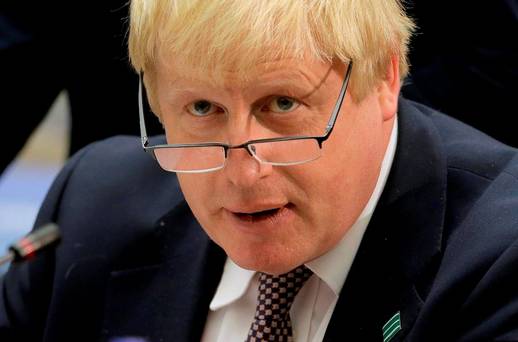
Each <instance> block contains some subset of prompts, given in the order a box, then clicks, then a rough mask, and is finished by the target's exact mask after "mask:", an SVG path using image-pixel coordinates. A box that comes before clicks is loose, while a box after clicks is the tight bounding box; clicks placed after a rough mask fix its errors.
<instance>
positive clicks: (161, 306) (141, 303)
mask: <svg viewBox="0 0 518 342" xmlns="http://www.w3.org/2000/svg"><path fill="white" fill-rule="evenodd" d="M156 231H157V235H156V239H155V240H156V242H157V243H156V245H155V246H156V248H158V249H159V258H160V260H161V262H160V263H158V264H151V265H143V266H139V267H138V268H133V269H125V270H120V271H116V272H112V273H111V277H110V280H109V284H108V290H107V291H108V292H107V304H106V310H105V311H106V312H105V323H104V329H103V336H104V338H105V339H106V340H109V339H110V338H113V337H121V336H139V337H143V338H146V339H149V340H151V341H194V340H200V338H201V333H202V331H203V327H204V325H205V320H206V317H207V313H208V307H209V303H210V300H211V299H212V296H213V295H214V292H215V290H216V287H217V285H218V283H219V280H220V277H221V273H222V269H223V265H224V260H225V254H224V252H223V251H222V250H221V249H220V248H219V247H217V246H216V245H215V244H214V243H213V242H211V241H210V240H209V238H208V237H207V235H206V234H205V232H204V231H203V230H202V229H201V227H200V226H199V225H198V223H197V221H196V220H195V219H194V217H193V216H192V213H191V211H190V210H189V208H188V206H187V204H186V203H185V202H182V203H181V204H180V205H178V206H177V207H176V208H175V209H174V210H172V211H171V212H170V213H169V214H168V215H166V216H165V217H164V218H162V219H161V220H160V221H159V223H158V224H157V227H156ZM137 252H140V253H142V252H143V251H137Z"/></svg>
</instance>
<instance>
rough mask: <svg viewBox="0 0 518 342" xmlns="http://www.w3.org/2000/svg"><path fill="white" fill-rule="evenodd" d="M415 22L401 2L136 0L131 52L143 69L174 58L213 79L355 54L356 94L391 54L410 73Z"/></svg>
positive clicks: (135, 63)
mask: <svg viewBox="0 0 518 342" xmlns="http://www.w3.org/2000/svg"><path fill="white" fill-rule="evenodd" d="M413 28H414V26H413V23H412V21H411V20H410V19H409V18H408V17H407V16H406V15H405V13H404V11H403V10H402V7H401V3H400V1H399V0H131V9H130V34H129V55H130V60H131V62H132V64H133V67H134V68H135V69H136V70H137V71H143V72H147V71H152V70H153V68H154V67H155V66H156V64H157V62H158V61H160V60H164V61H167V59H168V58H174V59H175V61H183V62H185V63H189V65H190V66H192V67H193V69H195V70H197V72H199V74H200V75H209V77H211V79H212V80H214V82H215V83H217V82H218V80H220V79H222V73H223V72H225V71H233V72H235V73H236V74H237V75H242V77H243V78H246V76H247V75H248V73H249V71H250V70H253V69H254V66H255V65H257V64H258V63H261V62H267V61H272V60H277V59H284V58H298V59H304V58H307V57H308V56H310V57H313V58H315V59H317V60H321V61H329V62H331V61H333V60H336V59H338V60H340V61H342V62H344V63H347V62H348V61H350V60H353V61H354V70H353V75H352V79H351V84H352V89H351V91H352V95H353V97H354V98H355V99H356V100H358V99H361V98H363V96H365V95H366V94H367V93H368V91H369V90H370V89H371V88H372V87H373V86H374V85H375V84H376V83H377V81H378V80H380V79H381V78H383V77H384V76H385V74H386V72H387V66H388V65H389V61H390V59H391V58H392V57H393V56H398V57H399V70H400V75H401V77H402V78H403V77H405V76H406V74H407V72H408V62H407V57H406V55H407V46H408V42H409V39H410V36H411V33H412V31H413Z"/></svg>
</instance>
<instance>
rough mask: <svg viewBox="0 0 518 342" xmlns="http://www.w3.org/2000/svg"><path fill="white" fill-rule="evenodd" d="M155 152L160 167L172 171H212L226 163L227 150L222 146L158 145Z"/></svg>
mask: <svg viewBox="0 0 518 342" xmlns="http://www.w3.org/2000/svg"><path fill="white" fill-rule="evenodd" d="M153 152H154V153H155V157H156V159H157V161H158V163H159V164H160V167H162V169H164V170H166V171H171V172H200V171H211V170H217V169H220V168H222V167H223V165H225V150H224V148H223V147H221V146H203V147H162V148H160V147H158V148H155V149H154V150H153Z"/></svg>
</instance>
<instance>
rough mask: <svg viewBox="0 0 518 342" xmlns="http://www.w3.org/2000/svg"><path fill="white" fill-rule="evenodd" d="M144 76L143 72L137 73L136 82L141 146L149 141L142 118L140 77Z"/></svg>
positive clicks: (144, 145) (142, 106)
mask: <svg viewBox="0 0 518 342" xmlns="http://www.w3.org/2000/svg"><path fill="white" fill-rule="evenodd" d="M143 77H144V74H143V72H140V74H139V82H138V114H139V119H140V121H139V122H140V140H141V142H142V147H146V146H147V145H148V143H149V141H148V137H147V131H146V123H145V120H144V105H143V104H142V91H143V89H142V88H143V87H142V79H143Z"/></svg>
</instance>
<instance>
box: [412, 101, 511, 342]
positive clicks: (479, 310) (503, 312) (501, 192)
mask: <svg viewBox="0 0 518 342" xmlns="http://www.w3.org/2000/svg"><path fill="white" fill-rule="evenodd" d="M403 103H404V104H403V105H402V107H404V108H403V110H404V111H405V115H410V116H416V117H418V118H417V119H415V120H423V121H425V122H426V126H427V127H428V129H429V130H433V131H435V135H436V137H438V138H437V139H436V140H435V144H436V145H437V146H436V147H437V149H438V150H440V151H441V153H442V154H443V155H444V159H445V161H446V162H445V169H444V170H442V172H443V173H444V174H445V179H446V183H445V203H446V208H445V212H444V217H443V231H442V246H441V248H440V249H441V255H440V258H438V259H436V261H437V264H436V265H437V268H436V274H435V276H434V280H433V282H431V283H430V284H429V286H430V287H431V288H430V292H429V294H428V296H427V298H426V300H425V303H424V307H423V309H424V310H423V314H422V315H421V316H422V317H421V318H422V319H424V320H426V321H428V322H431V321H434V320H436V319H437V320H443V319H445V318H446V317H450V318H451V319H452V320H455V322H456V324H457V325H456V326H455V327H453V326H450V327H449V328H448V329H450V330H452V331H457V333H456V334H458V336H462V338H460V339H461V340H490V339H494V338H496V337H497V336H500V337H503V336H505V337H508V336H513V337H517V336H518V332H516V331H515V330H513V329H516V325H514V326H513V325H512V324H511V321H512V320H513V319H516V317H518V291H516V288H518V273H517V272H516V271H515V269H516V265H517V264H518V156H517V155H518V153H517V149H515V148H513V147H510V146H507V145H505V144H502V143H500V142H498V141H496V140H495V139H493V138H491V137H489V136H487V135H485V134H483V133H481V132H479V131H477V130H476V129H474V128H471V127H469V126H467V125H465V124H463V123H461V122H459V121H458V120H456V119H453V118H450V117H448V116H446V115H443V114H441V113H439V112H437V111H434V110H432V109H430V108H428V107H426V106H422V105H419V104H416V103H413V102H410V101H406V100H404V101H403ZM488 115H490V114H488ZM438 317H442V318H441V319H439V318H438ZM448 324H449V323H445V325H448Z"/></svg>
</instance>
